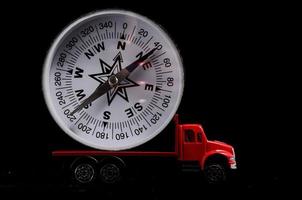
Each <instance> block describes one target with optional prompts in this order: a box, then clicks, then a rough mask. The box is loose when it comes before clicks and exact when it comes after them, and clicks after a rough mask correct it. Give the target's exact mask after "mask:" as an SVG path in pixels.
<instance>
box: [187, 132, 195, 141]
mask: <svg viewBox="0 0 302 200" xmlns="http://www.w3.org/2000/svg"><path fill="white" fill-rule="evenodd" d="M185 142H195V138H194V132H193V131H192V130H186V131H185Z"/></svg>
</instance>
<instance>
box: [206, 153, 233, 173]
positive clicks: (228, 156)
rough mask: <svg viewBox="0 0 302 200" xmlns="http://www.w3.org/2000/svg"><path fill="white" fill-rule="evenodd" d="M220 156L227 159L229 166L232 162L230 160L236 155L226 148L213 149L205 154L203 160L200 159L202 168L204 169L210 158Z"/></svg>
mask: <svg viewBox="0 0 302 200" xmlns="http://www.w3.org/2000/svg"><path fill="white" fill-rule="evenodd" d="M218 156H222V157H224V158H225V159H226V160H227V164H228V167H231V164H232V163H231V162H230V161H231V160H232V158H233V157H234V156H233V154H231V153H230V152H228V151H225V150H212V151H209V152H206V153H205V154H204V156H203V158H202V160H201V161H200V166H201V169H202V170H204V168H205V164H206V162H207V161H208V159H209V158H213V157H218Z"/></svg>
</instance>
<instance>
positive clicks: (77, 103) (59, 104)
mask: <svg viewBox="0 0 302 200" xmlns="http://www.w3.org/2000/svg"><path fill="white" fill-rule="evenodd" d="M124 71H126V72H127V74H124ZM121 75H123V76H122V78H120V77H121ZM183 84H184V76H183V67H182V63H181V59H180V56H179V54H178V51H177V49H176V47H175V46H174V44H173V42H172V41H171V39H170V38H169V37H168V35H167V34H166V33H165V32H164V31H163V30H162V29H161V28H160V27H159V26H158V25H156V24H155V23H154V22H152V21H150V20H149V19H147V18H145V17H143V16H141V15H138V14H135V13H132V12H128V11H120V10H108V11H102V12H95V13H92V14H89V15H86V16H84V17H82V18H80V19H78V20H76V21H75V22H73V23H72V24H70V25H69V26H68V27H67V28H65V29H64V30H63V31H62V33H61V34H60V35H59V36H58V37H57V39H56V40H55V41H54V43H53V44H52V47H51V49H50V51H49V53H48V55H47V58H46V61H45V65H44V71H43V91H44V96H45V99H46V102H47V106H48V108H49V110H50V113H51V115H52V116H53V118H54V119H55V121H56V122H57V124H58V125H59V126H60V127H61V128H62V129H63V130H64V132H66V133H67V134H68V135H69V136H71V137H72V138H73V139H75V140H77V141H79V142H81V143H83V144H85V145H88V146H90V147H94V148H97V149H103V150H123V149H128V148H132V147H135V146H138V145H140V144H143V143H145V142H147V141H149V140H150V139H152V138H153V137H155V136H156V135H157V134H159V133H160V132H161V131H162V130H163V129H164V128H165V127H166V125H167V124H168V123H169V122H170V120H171V119H172V117H173V115H174V114H175V112H176V110H177V108H178V105H179V103H180V100H181V96H182V92H183ZM100 88H101V89H100ZM85 101H86V102H85Z"/></svg>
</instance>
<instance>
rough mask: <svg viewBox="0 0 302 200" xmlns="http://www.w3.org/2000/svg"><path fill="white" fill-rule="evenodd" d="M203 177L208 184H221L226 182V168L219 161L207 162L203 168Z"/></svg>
mask: <svg viewBox="0 0 302 200" xmlns="http://www.w3.org/2000/svg"><path fill="white" fill-rule="evenodd" d="M204 174H205V178H206V180H207V181H208V183H210V184H222V183H225V182H226V179H227V177H226V174H227V173H226V168H225V166H224V165H223V164H221V163H209V164H207V165H206V167H205V169H204Z"/></svg>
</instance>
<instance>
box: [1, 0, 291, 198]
mask: <svg viewBox="0 0 302 200" xmlns="http://www.w3.org/2000/svg"><path fill="white" fill-rule="evenodd" d="M278 6H280V5H278ZM107 8H116V9H127V10H131V11H134V12H137V13H140V14H142V15H145V16H147V17H148V18H150V19H151V20H153V21H155V22H157V23H159V24H160V25H161V26H162V27H163V28H164V29H165V30H166V31H167V32H168V33H169V35H170V36H171V37H172V39H173V41H174V42H175V43H176V45H177V47H178V49H179V51H180V54H181V55H182V59H183V63H184V68H185V91H184V96H183V100H182V102H181V105H180V107H179V110H178V113H179V114H180V115H181V120H182V122H184V123H185V122H188V123H201V124H202V125H203V126H204V129H205V131H206V133H207V136H208V137H209V139H216V140H221V141H224V142H227V143H229V144H231V145H233V146H234V147H235V150H236V156H237V161H238V167H239V169H238V170H237V180H236V182H235V185H234V188H233V189H232V190H235V191H236V189H237V190H242V191H245V192H250V191H252V192H253V191H262V190H263V191H269V192H276V191H283V190H284V188H283V186H284V185H285V184H284V183H286V182H285V181H286V176H287V173H284V171H285V170H287V169H285V168H286V166H284V165H285V164H284V163H283V164H282V162H283V161H281V159H284V158H287V159H288V158H289V155H288V154H286V153H285V146H284V145H285V141H284V136H283V134H284V133H285V132H284V131H285V129H284V126H283V124H284V123H285V120H284V116H283V114H282V112H283V111H284V108H283V107H282V106H281V104H282V103H280V98H281V96H284V95H286V94H284V93H283V92H284V89H283V88H282V87H283V85H282V81H281V80H282V77H283V78H284V76H280V74H282V73H283V72H284V71H283V69H282V68H281V70H280V68H279V67H280V66H281V65H282V60H280V57H279V54H280V52H279V49H280V46H281V45H283V41H282V34H283V32H282V31H283V30H284V28H283V27H282V26H281V24H284V18H283V17H284V15H285V14H284V13H285V11H284V10H283V9H285V8H283V9H280V7H278V8H277V7H275V5H252V4H244V5H243V4H241V5H240V4H218V3H214V4H211V5H208V4H200V5H197V4H187V5H184V3H176V2H175V3H167V5H161V4H159V2H156V3H155V2H150V1H148V2H144V3H142V2H138V3H133V4H130V3H129V2H125V3H117V2H112V3H108V2H107V3H105V2H101V1H99V2H98V3H96V2H94V3H92V2H90V3H89V2H72V3H70V4H67V3H66V4H63V3H62V2H56V3H54V2H49V3H40V4H37V3H36V4H32V5H29V4H26V5H20V4H16V5H10V6H7V7H4V9H7V11H9V12H8V14H4V13H2V14H3V15H4V16H3V17H2V19H4V20H3V21H2V22H1V23H2V29H1V38H2V39H1V46H2V53H1V54H2V55H1V57H2V60H4V63H2V64H1V72H2V78H1V85H2V88H1V90H2V92H1V97H2V100H3V102H1V104H2V107H3V108H2V110H5V112H4V113H3V112H2V117H3V118H4V122H3V121H2V125H1V157H2V158H1V167H2V168H3V169H2V171H7V170H8V171H12V173H15V172H16V176H17V178H16V179H14V180H16V185H17V187H14V182H13V183H11V182H10V183H9V184H8V183H1V184H2V185H1V187H0V191H1V188H4V189H3V190H8V191H14V190H15V189H16V190H18V188H22V187H23V188H26V189H28V190H34V189H33V188H35V187H37V186H36V185H35V183H32V181H31V183H30V184H29V183H27V181H26V180H28V179H27V178H26V177H27V176H28V174H31V175H33V177H39V178H38V179H35V178H34V180H39V181H42V182H44V183H45V182H47V181H45V180H44V181H43V180H42V179H43V178H41V177H43V175H47V173H48V172H47V171H48V170H47V166H48V162H49V161H48V159H49V158H48V157H49V152H50V149H51V148H52V147H53V146H52V145H53V144H55V143H56V142H58V143H60V144H62V143H64V142H65V141H61V140H60V141H56V140H57V137H56V136H57V135H63V134H64V133H63V132H62V131H61V130H60V129H59V128H58V126H57V125H56V124H55V122H54V121H53V119H52V118H51V116H50V115H49V113H48V110H47V108H46V105H45V102H44V99H43V94H42V88H41V81H42V80H41V74H42V68H43V62H44V59H45V57H46V54H47V51H48V49H49V47H50V45H51V43H52V41H53V40H54V39H55V37H56V36H57V34H58V33H59V32H60V31H61V30H62V29H63V28H64V27H65V26H66V25H68V24H69V23H70V22H71V21H73V20H75V19H77V18H79V17H80V16H81V15H84V14H86V13H89V12H91V11H95V10H102V9H107ZM280 72H281V73H280ZM284 73H285V72H284ZM283 75H284V74H283ZM54 136H55V137H54ZM62 138H65V136H62ZM60 139H61V138H60ZM65 139H66V140H69V138H67V137H66V138H65ZM3 174H4V172H3ZM24 177H25V178H24ZM3 180H4V179H3ZM186 181H188V182H189V181H190V180H186ZM3 182H5V181H3ZM8 185H12V186H8ZM46 185H47V183H46ZM40 187H41V186H39V188H40ZM46 188H47V187H46ZM40 189H41V188H40ZM41 190H42V191H43V190H45V191H47V189H41ZM158 195H159V194H158Z"/></svg>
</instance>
